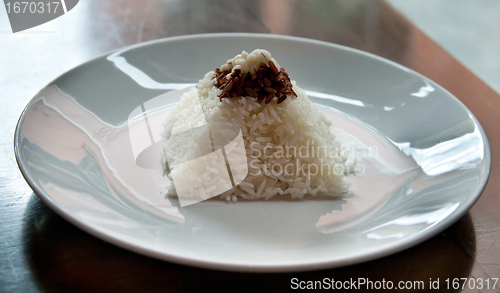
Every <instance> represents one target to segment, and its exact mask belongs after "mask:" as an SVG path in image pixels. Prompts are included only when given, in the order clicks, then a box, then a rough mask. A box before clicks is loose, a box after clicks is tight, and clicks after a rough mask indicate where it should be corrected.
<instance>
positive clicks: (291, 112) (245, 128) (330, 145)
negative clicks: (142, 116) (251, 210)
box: [164, 59, 354, 201]
mask: <svg viewBox="0 0 500 293" xmlns="http://www.w3.org/2000/svg"><path fill="white" fill-rule="evenodd" d="M273 60H274V59H273ZM213 76H214V72H208V73H207V74H206V75H205V77H204V78H203V79H202V80H200V82H199V83H198V85H197V89H193V90H191V91H190V92H188V93H186V94H184V95H183V96H182V97H181V100H180V101H179V103H178V104H177V105H176V106H175V107H174V108H173V110H172V111H171V112H170V113H171V114H170V115H169V117H168V119H167V121H166V123H165V137H170V136H171V135H175V134H178V133H180V132H181V131H183V130H186V129H190V128H193V126H198V127H199V128H197V129H195V130H192V132H191V133H189V134H188V135H184V136H182V135H178V137H176V139H175V140H170V141H169V140H167V143H166V145H165V149H164V158H165V161H164V163H165V164H167V161H168V162H169V163H170V165H171V166H173V167H172V168H171V169H172V173H173V172H175V171H176V170H175V169H176V168H175V164H176V163H179V162H184V161H186V160H187V159H189V157H200V156H207V160H211V159H210V158H209V156H210V153H211V152H213V145H211V144H210V142H207V140H209V138H208V137H209V136H212V137H216V136H217V137H222V141H220V142H219V143H216V145H225V144H227V143H230V142H231V139H232V138H234V134H232V133H230V132H231V131H228V130H227V129H231V126H234V125H236V126H238V127H239V128H240V129H241V132H242V135H243V141H244V144H245V149H246V157H247V161H248V175H247V176H246V178H244V179H243V177H242V178H241V180H235V181H237V182H239V181H242V182H240V183H239V184H238V185H237V186H235V187H233V188H231V189H230V190H228V191H226V192H224V193H222V194H221V195H220V196H221V198H223V199H226V200H232V201H236V199H237V198H238V197H241V198H244V199H249V200H250V199H270V198H272V197H274V196H276V195H279V194H281V195H282V194H284V195H289V196H290V197H291V198H303V197H304V196H305V195H308V194H310V195H313V196H315V195H317V194H318V193H320V192H321V193H324V194H327V195H331V196H337V195H339V194H341V193H344V192H347V188H348V182H347V180H346V179H345V176H344V174H345V173H349V172H351V171H352V170H353V167H354V166H353V165H346V154H344V153H343V152H342V151H341V146H340V144H339V142H337V141H336V140H335V136H334V135H333V134H332V133H331V131H330V130H329V125H330V122H329V121H328V120H327V119H326V118H325V117H324V115H323V114H322V113H321V112H319V111H318V109H317V108H316V107H315V106H314V104H313V103H312V102H311V101H310V100H309V98H308V97H307V95H306V94H305V92H304V91H303V90H302V89H301V88H299V87H298V86H297V85H296V83H295V81H292V84H293V90H294V91H295V93H296V94H297V97H289V98H287V99H285V101H284V102H282V103H281V104H277V101H276V99H274V100H273V101H272V102H271V103H269V104H265V103H263V102H262V103H257V102H256V99H255V98H253V97H250V96H247V97H240V98H231V99H228V98H224V99H222V101H220V98H219V97H218V95H219V94H221V90H220V89H219V88H217V87H215V86H214V79H213ZM193 123H194V124H193ZM207 123H208V124H209V125H218V126H221V125H227V126H228V127H227V128H226V127H210V128H209V129H210V132H211V133H209V134H208V135H207V133H206V129H205V130H203V127H200V126H203V125H207ZM197 131H198V132H200V133H199V134H198V135H195V133H196V132H197ZM204 131H205V132H204ZM203 132H204V133H203ZM225 132H226V133H225ZM224 137H225V138H226V140H224ZM266 147H267V148H266ZM264 148H266V150H267V151H266V152H263V150H264ZM216 149H217V147H216ZM280 150H281V152H280ZM284 150H285V151H286V150H288V152H284ZM299 150H301V151H299ZM233 153H234V152H231V148H229V151H228V148H227V147H226V155H227V158H228V159H229V160H231V158H230V156H232V155H233ZM304 153H305V155H304ZM213 155H214V154H212V156H213ZM232 160H233V161H234V160H239V159H238V157H237V156H236V157H234V158H232ZM240 161H241V160H240ZM214 162H215V161H214ZM215 165H217V164H215ZM314 166H316V167H314ZM219 167H220V168H219ZM219 167H215V168H214V167H213V166H210V164H207V166H206V168H202V170H200V167H199V166H192V169H191V167H184V168H183V169H182V170H178V172H182V173H181V174H182V175H181V176H180V177H185V178H186V180H190V181H189V182H191V183H190V184H189V185H190V186H189V190H190V191H191V192H194V193H197V192H198V193H199V194H200V195H199V196H200V197H202V198H205V197H206V198H209V197H212V196H214V195H218V194H217V193H214V192H217V190H227V188H228V187H227V184H225V183H224V182H217V180H216V178H218V176H219V174H221V172H227V168H224V166H220V164H219ZM313 167H314V168H313ZM224 170H226V171H224ZM231 171H232V172H233V173H234V172H235V170H231ZM285 171H286V172H285ZM233 177H235V174H233ZM203 181H205V183H203ZM211 181H213V182H212V183H211V184H212V185H211V186H207V184H206V182H211ZM217 184H219V185H217ZM174 185H175V184H171V186H170V189H169V193H171V194H177V192H176V189H175V186H174ZM219 194H220V193H219Z"/></svg>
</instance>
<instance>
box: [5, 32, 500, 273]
mask: <svg viewBox="0 0 500 293" xmlns="http://www.w3.org/2000/svg"><path fill="white" fill-rule="evenodd" d="M214 37H229V38H231V37H239V38H267V39H283V40H291V41H296V42H305V43H311V44H316V45H322V46H327V47H333V48H337V49H341V50H344V51H349V52H352V53H355V54H359V55H363V56H365V57H369V58H372V59H375V60H377V61H379V62H382V63H385V64H388V65H391V66H393V67H396V68H399V69H401V70H404V71H406V72H408V73H410V74H413V75H416V76H418V77H420V78H423V79H425V80H428V81H430V82H432V84H433V86H436V87H438V88H439V89H440V90H442V91H443V92H444V93H446V94H447V95H448V96H449V97H450V98H451V99H452V100H453V101H454V102H458V104H459V105H460V106H461V107H462V108H463V109H465V110H466V112H467V113H468V114H469V115H470V117H471V119H472V120H473V121H474V124H475V126H476V127H478V129H479V131H480V133H481V135H482V138H483V142H484V159H483V161H484V163H485V172H484V176H482V177H481V182H480V183H479V184H478V188H477V190H478V192H477V194H473V195H470V196H468V198H467V199H468V201H466V202H461V205H460V206H461V207H462V208H460V207H459V209H457V210H455V211H453V212H452V213H451V214H450V215H449V216H447V217H446V218H445V219H444V220H443V221H441V222H439V223H438V224H437V225H436V226H434V227H433V228H432V229H427V230H425V231H423V232H420V233H417V234H414V235H412V236H410V237H408V238H406V239H404V240H402V241H397V242H392V243H390V244H389V245H383V246H380V247H379V248H378V249H377V250H376V251H375V252H368V253H364V254H359V255H357V256H355V257H350V258H343V259H340V260H331V259H327V260H325V261H320V262H318V261H314V262H307V261H305V262H294V264H271V265H269V264H261V265H242V264H238V263H231V262H227V261H208V260H200V259H198V258H196V257H188V256H178V255H176V254H172V253H168V252H165V251H164V252H161V253H160V252H157V251H156V250H152V249H147V248H144V247H142V246H140V245H137V244H134V243H131V242H128V241H126V240H122V239H120V238H118V237H114V236H112V235H109V234H106V233H105V232H104V231H101V230H99V229H95V228H94V227H92V226H90V225H86V224H85V223H84V222H82V221H80V220H78V219H77V218H76V217H73V216H72V215H71V213H67V212H66V211H65V210H64V209H62V208H61V207H59V206H58V204H57V202H55V201H54V200H53V199H52V198H51V197H50V196H48V195H46V194H45V193H44V192H43V191H42V190H40V189H39V188H38V187H37V186H36V184H34V182H33V181H32V180H31V179H30V177H29V174H28V173H27V171H26V169H25V167H24V163H23V160H22V159H21V155H20V150H19V143H20V142H19V136H20V133H19V132H20V129H21V124H22V122H23V120H24V117H25V115H26V111H27V109H28V108H29V107H30V106H31V104H32V103H33V101H34V100H35V98H36V97H37V96H38V94H39V93H40V91H42V90H44V89H45V88H47V87H48V86H49V85H51V84H52V83H53V82H54V81H55V80H57V79H59V78H60V77H61V76H63V75H66V74H68V73H69V72H70V71H73V70H75V69H77V68H79V67H81V66H84V65H86V64H88V63H90V62H93V61H95V60H97V59H101V58H103V57H106V56H108V55H110V54H113V53H115V52H118V51H122V52H126V51H129V50H134V49H138V48H141V47H147V46H150V45H153V44H157V43H163V42H170V41H178V40H188V39H200V38H214ZM13 143H14V154H15V158H16V163H17V165H18V167H19V170H20V171H21V174H22V176H23V177H24V179H25V180H26V182H27V183H28V185H29V186H30V188H31V189H32V190H33V191H34V193H35V194H36V196H37V197H38V198H39V199H40V200H41V201H42V202H43V203H44V204H46V205H47V206H49V208H50V209H51V210H53V211H54V212H56V213H57V214H58V215H59V216H61V217H62V218H63V219H65V220H67V221H68V222H70V223H71V224H73V225H74V226H76V227H78V228H79V229H81V230H83V231H85V232H87V233H89V234H90V235H92V236H94V237H97V238H99V239H101V240H104V241H106V242H108V243H111V244H113V245H116V246H118V247H120V248H124V249H127V250H129V251H132V252H135V253H139V254H142V255H145V256H148V257H153V258H156V259H160V260H163V261H171V262H174V263H178V264H183V265H189V266H193V267H200V268H206V269H216V270H223V271H233V272H255V273H257V272H261V273H263V272H264V273H272V272H273V273H279V272H282V273H283V272H303V271H313V270H320V269H330V268H337V267H343V266H347V265H353V264H359V263H362V262H366V261H371V260H375V259H378V258H381V257H385V256H388V255H391V254H394V253H397V252H400V251H403V250H406V249H408V248H410V247H413V246H415V245H418V244H420V243H422V242H424V241H426V240H428V239H430V238H431V237H433V236H435V235H437V234H438V233H440V232H442V231H443V230H445V229H446V228H448V227H449V226H451V225H452V224H454V223H455V222H456V221H458V220H459V219H460V218H462V217H463V216H464V215H465V214H466V213H467V212H468V211H469V210H470V209H471V208H472V206H473V205H474V204H475V203H476V202H477V201H478V200H479V198H480V197H481V195H482V193H483V191H484V189H485V188H486V185H487V183H488V181H489V177H490V173H491V166H492V156H491V149H490V145H489V141H488V138H487V135H486V133H485V131H484V129H483V127H482V125H481V124H480V123H479V121H478V120H477V118H476V117H475V116H474V114H473V113H472V112H471V111H470V110H469V109H468V108H467V106H465V104H464V103H463V102H462V101H460V100H459V99H458V98H457V97H455V96H454V95H453V94H452V93H450V92H449V91H448V90H447V89H445V88H444V87H442V86H441V85H439V84H438V83H436V82H435V81H433V80H432V79H430V78H428V77H426V76H424V75H422V74H420V73H419V72H417V71H414V70H413V69H410V68H408V67H406V66H404V65H401V64H399V63H397V62H395V61H392V60H389V59H386V58H384V57H381V56H378V55H375V54H373V53H369V52H366V51H362V50H359V49H355V48H351V47H348V46H345V45H340V44H335V43H331V42H326V41H320V40H315V39H309V38H303V37H296V36H287V35H275V34H265V33H206V34H189V35H181V36H173V37H166V38H161V39H154V40H150V41H146V42H141V43H137V44H133V45H129V46H125V47H121V48H118V49H114V50H110V51H108V52H106V53H104V54H101V55H99V56H97V57H94V58H91V59H89V60H87V61H85V62H83V63H79V64H78V65H76V66H73V67H72V68H70V69H68V70H66V71H64V72H63V73H61V74H60V75H58V76H57V77H55V78H54V79H52V80H51V81H50V82H48V83H47V84H46V85H45V86H43V87H42V88H41V89H40V90H39V91H37V93H36V94H35V95H34V96H33V97H32V98H31V99H30V100H29V102H28V103H27V104H26V106H25V107H24V109H23V111H22V112H21V114H20V116H19V118H18V121H17V123H16V128H15V132H14V139H13Z"/></svg>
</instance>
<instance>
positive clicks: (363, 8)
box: [0, 0, 500, 292]
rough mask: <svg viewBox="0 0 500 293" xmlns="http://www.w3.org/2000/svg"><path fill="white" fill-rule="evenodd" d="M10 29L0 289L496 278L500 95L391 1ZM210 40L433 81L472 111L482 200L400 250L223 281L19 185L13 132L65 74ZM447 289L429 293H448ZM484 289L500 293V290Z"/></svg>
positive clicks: (191, 10) (102, 7) (99, 17)
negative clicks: (131, 50)
mask: <svg viewBox="0 0 500 293" xmlns="http://www.w3.org/2000/svg"><path fill="white" fill-rule="evenodd" d="M0 17H4V18H6V16H5V15H3V14H0ZM2 20H3V22H2V23H6V21H5V19H2ZM9 30H10V28H9V27H8V26H4V27H0V99H1V100H0V101H1V103H0V291H5V292H30V291H54V292H72V291H77V292H87V291H92V292H99V291H107V290H109V291H111V290H113V291H117V292H129V291H130V292H137V291H169V292H170V291H174V292H175V291H201V290H208V291H234V290H235V289H238V290H239V291H255V290H259V291H262V290H263V291H283V290H288V289H289V288H290V284H291V283H290V280H291V278H293V277H296V278H299V279H301V280H321V279H323V278H325V277H328V278H335V279H336V280H349V279H350V278H351V277H352V278H358V277H364V278H370V280H382V279H385V280H391V281H393V282H398V281H401V280H402V281H413V280H417V281H419V280H421V281H425V282H428V281H429V278H432V279H434V280H435V279H437V278H440V280H441V283H443V282H444V279H445V278H461V277H473V278H482V279H486V278H499V277H500V249H499V247H500V166H499V162H500V159H499V158H498V154H499V152H500V123H499V122H500V96H499V95H498V94H496V93H495V92H494V91H493V90H491V89H490V88H489V87H488V86H486V85H485V84H484V83H483V82H482V81H481V80H479V79H478V78H477V77H476V76H474V74H472V73H471V72H470V71H469V70H467V69H466V68H465V67H464V66H463V65H461V64H460V63H459V62H458V61H457V60H455V59H454V58H453V57H451V56H450V55H449V54H448V53H447V52H445V51H444V50H443V49H442V48H440V47H439V46H438V45H436V43H434V42H433V41H432V40H431V39H430V38H429V37H427V36H426V35H425V34H423V33H422V32H421V31H419V30H418V29H417V28H416V27H415V26H414V25H413V24H412V23H410V22H409V21H408V20H407V19H405V18H404V17H403V16H402V15H401V14H399V13H398V12H397V11H395V10H394V9H393V8H392V7H391V6H389V5H388V4H387V3H385V2H381V1H366V0H350V1H331V0H302V1H285V0H266V1H229V0H226V1H224V0H221V1H216V0H209V1H197V0H187V1H177V0H151V1H133V0H128V1H118V0H112V1H111V0H107V1H99V0H87V1H80V3H79V4H78V5H77V6H76V7H75V8H74V9H73V10H72V11H70V12H69V13H68V14H67V15H64V16H62V17H60V18H58V19H56V20H54V21H52V22H50V23H47V24H46V25H43V26H40V27H37V28H33V29H31V30H29V31H27V32H24V33H23V32H21V33H16V34H12V33H11V32H10V31H9ZM206 32H259V33H274V34H286V35H294V36H301V37H307V38H312V39H318V40H323V41H328V42H333V43H338V44H342V45H346V46H350V47H354V48H358V49H361V50H365V51H368V52H371V53H374V54H377V55H380V56H382V57H385V58H388V59H391V60H393V61H396V62H398V63H401V64H403V65H405V66H407V67H410V68H412V69H414V70H416V71H418V72H420V73H422V74H424V75H426V76H427V77H429V78H431V79H433V80H434V81H436V82H437V83H439V84H441V85H442V86H443V87H445V88H446V89H447V90H449V91H450V92H451V93H453V94H454V95H455V96H457V97H458V98H459V99H460V100H461V101H462V102H463V103H464V104H465V105H466V106H467V107H468V108H469V109H470V110H471V111H472V113H474V115H475V116H476V117H477V119H478V120H479V122H480V123H481V125H482V126H483V128H484V130H485V131H486V134H487V135H488V138H489V142H490V146H491V150H492V154H493V164H492V170H491V176H490V180H489V182H488V185H487V186H486V189H485V190H484V192H483V194H482V196H481V198H480V199H479V201H478V202H477V203H476V204H475V205H474V206H473V208H472V209H471V210H470V212H469V213H468V214H467V215H466V216H464V217H463V218H462V219H461V220H459V221H458V222H457V223H456V224H454V225H453V226H451V227H450V228H448V229H447V230H445V231H443V232H442V233H440V234H439V235H436V236H435V237H433V238H431V239H430V240H428V241H426V242H424V243H422V244H420V245H417V246H415V247H413V248H410V249H407V250H405V251H403V252H400V253H397V254H394V255H391V256H389V257H385V258H382V259H378V260H374V261H371V262H367V263H362V264H359V265H354V266H349V267H343V268H338V269H332V270H324V271H316V272H306V273H290V274H244V273H231V272H220V271H212V270H205V269H198V268H193V267H188V266H183V265H178V264H174V263H169V262H165V261H159V260H155V259H151V258H148V257H144V256H142V255H138V254H135V253H132V252H129V251H126V250H123V249H121V248H118V247H115V246H113V245H111V244H108V243H106V242H104V241H102V240H100V239H97V238H95V237H93V236H90V235H89V234H87V233H85V232H82V231H81V230H79V229H78V228H76V227H74V226H73V225H71V224H69V223H68V222H66V221H65V220H63V219H62V218H61V217H59V216H58V215H56V214H55V213H54V212H52V211H51V210H50V209H48V208H47V207H46V206H45V205H44V204H43V203H42V202H41V201H40V200H39V199H38V197H37V196H36V195H35V194H34V193H33V191H32V190H31V189H30V188H29V186H28V185H27V184H26V182H25V180H24V179H23V177H22V176H21V173H20V172H19V169H18V167H17V165H16V162H15V157H14V153H13V143H12V141H13V133H14V128H15V125H16V122H17V119H18V118H19V115H20V113H21V111H22V109H23V108H24V106H25V105H26V104H27V103H28V101H29V100H30V99H31V97H32V96H33V95H34V94H35V93H36V92H37V91H38V90H39V89H41V88H42V87H43V86H44V85H46V84H47V83H48V82H49V81H51V80H52V79H54V78H55V77H57V76H58V75H60V74H62V73H63V72H65V71H66V70H68V69H70V68H72V67H74V66H76V65H78V64H80V63H82V62H84V61H86V60H88V59H90V58H93V57H96V56H98V55H100V54H103V53H105V52H108V51H110V50H113V49H116V48H119V47H123V46H127V45H131V44H134V43H138V42H142V41H147V40H152V39H157V38H163V37H169V36H175V35H183V34H193V33H206ZM499 65H500V64H499ZM443 287H444V286H441V290H434V291H433V292H437V291H446V290H443ZM408 291H409V290H408ZM452 291H453V290H452ZM455 291H460V290H455ZM464 291H477V290H464ZM481 292H500V285H499V284H497V287H496V289H494V290H489V291H488V290H482V291H481Z"/></svg>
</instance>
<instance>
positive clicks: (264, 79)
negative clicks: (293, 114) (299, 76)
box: [214, 49, 297, 104]
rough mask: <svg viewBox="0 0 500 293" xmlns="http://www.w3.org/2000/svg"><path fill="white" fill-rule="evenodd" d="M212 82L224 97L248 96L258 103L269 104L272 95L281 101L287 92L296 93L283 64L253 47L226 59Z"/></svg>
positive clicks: (216, 71)
mask: <svg viewBox="0 0 500 293" xmlns="http://www.w3.org/2000/svg"><path fill="white" fill-rule="evenodd" d="M214 79H215V84H214V85H215V86H216V87H218V88H219V89H221V90H222V93H221V94H220V95H219V98H220V100H221V101H222V99H223V98H234V97H241V96H251V97H254V98H257V101H258V102H259V103H260V102H262V101H264V102H265V103H266V104H269V103H270V102H271V101H272V100H273V99H274V98H276V100H277V103H278V104H280V103H282V102H283V101H284V100H285V99H286V98H287V97H288V96H294V97H297V94H296V93H295V92H294V91H293V89H292V83H291V81H290V77H289V76H288V73H286V72H285V68H283V67H281V68H280V69H279V64H278V62H276V60H274V58H272V57H271V54H270V53H269V52H268V51H266V50H260V49H256V50H254V51H253V52H252V53H250V54H248V53H247V52H245V51H243V53H241V54H239V55H237V56H236V57H235V58H233V59H230V60H228V61H227V63H226V64H224V65H222V66H221V68H220V69H219V68H217V69H216V70H215V74H214Z"/></svg>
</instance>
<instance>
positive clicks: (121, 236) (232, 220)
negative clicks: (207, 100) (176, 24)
mask: <svg viewBox="0 0 500 293" xmlns="http://www.w3.org/2000/svg"><path fill="white" fill-rule="evenodd" d="M255 48H265V49H267V50H269V51H270V52H271V53H272V54H273V57H275V58H276V60H278V62H279V63H280V64H281V65H282V66H284V67H285V68H286V69H287V71H288V73H289V74H290V76H291V78H292V79H294V80H296V81H297V83H298V85H299V86H300V87H302V88H303V89H305V90H307V91H308V92H309V94H310V98H311V100H312V101H313V102H315V103H316V104H317V105H318V106H320V107H321V109H322V110H323V112H324V113H325V114H326V115H327V116H328V117H330V119H332V122H333V125H332V131H334V132H335V133H336V134H337V135H338V137H339V139H340V140H342V142H343V143H344V144H345V145H346V146H350V147H352V149H356V147H371V149H374V148H373V147H376V148H377V153H376V155H374V154H372V155H370V156H368V155H365V156H364V157H362V158H360V163H361V164H363V165H364V166H365V168H366V169H365V173H364V174H363V175H360V176H351V177H350V180H351V181H352V182H353V184H352V186H351V188H350V194H349V195H346V196H345V197H344V198H337V199H335V198H333V199H315V198H307V199H305V200H300V201H299V200H295V201H289V200H284V199H274V200H270V201H243V200H240V201H239V202H238V203H236V204H228V203H226V202H224V201H219V200H208V201H205V202H201V203H198V204H195V205H192V206H189V207H185V208H179V207H178V204H177V203H176V200H175V199H173V198H165V188H164V187H165V186H166V185H167V184H168V180H167V179H165V177H163V176H162V174H161V170H151V169H144V168H141V167H138V166H137V165H136V164H135V160H134V157H133V155H132V152H131V144H130V139H129V130H128V127H127V119H128V117H129V114H130V113H131V111H132V110H134V109H135V108H136V107H138V106H140V105H141V104H143V103H144V102H146V101H148V100H150V99H152V98H153V97H156V96H158V95H160V94H162V93H164V92H165V91H166V90H172V89H177V88H182V87H184V86H186V85H188V84H193V83H196V82H197V81H198V80H199V79H200V78H202V77H203V75H204V74H205V73H206V72H208V71H209V70H214V69H215V68H216V67H218V66H220V65H221V64H223V63H224V62H225V61H226V60H227V59H229V58H231V57H232V56H234V55H236V54H237V53H239V52H241V51H243V50H246V51H251V50H253V49H255ZM15 151H16V157H17V160H18V164H19V167H20V169H21V171H22V173H23V175H24V177H25V178H26V180H27V181H28V183H29V184H30V186H31V187H32V188H33V190H34V191H35V192H36V193H37V195H38V196H39V197H40V198H42V199H43V200H44V202H45V203H46V204H47V205H49V206H50V207H51V208H52V209H54V210H55V211H56V212H57V213H59V214H60V215H61V216H63V217H64V218H66V219H67V220H68V221H70V222H71V223H73V224H75V225H76V226H78V227H80V228H82V229H83V230H85V231H87V232H89V233H91V234H93V235H95V236H97V237H99V238H102V239H104V240H106V241H109V242H111V243H114V244H116V245H118V246H121V247H124V248H127V249H130V250H132V251H135V252H138V253H141V254H145V255H148V256H152V257H155V258H159V259H164V260H168V261H173V262H178V263H183V264H188V265H193V266H199V267H205V268H214V269H223V270H234V271H256V272H257V271H258V272H278V271H301V270H310V269H320V268H331V267H338V266H343V265H347V264H353V263H359V262H363V261H367V260H371V259H375V258H378V257H382V256H385V255H388V254H391V253H395V252H397V251H400V250H403V249H405V248H408V247H410V246H412V245H415V244H417V243H420V242H422V241H424V240H426V239H428V238H429V237H431V236H433V235H435V234H437V233H438V232H440V231H442V230H443V229H445V228H446V227H448V226H449V225H451V224H452V223H454V222H455V221H457V220H458V219H459V218H460V217H462V216H463V215H464V214H465V213H466V212H467V210H468V209H469V208H470V207H471V206H472V205H473V204H474V202H475V201H476V200H477V199H478V197H479V196H480V194H481V192H482V190H483V188H484V186H485V184H486V181H487V179H488V175H489V170H490V165H491V155H490V150H489V146H488V143H487V139H486V136H485V134H484V132H483V130H482V128H481V126H480V125H479V123H478V122H477V120H476V119H475V118H474V117H473V115H472V114H471V113H470V112H469V110H468V109H467V108H466V107H465V106H464V105H463V104H462V103H461V102H460V101H458V100H457V99H456V98H455V97H454V96H452V95H451V94H450V93H448V92H447V91H446V90H444V89H443V88H442V87H440V86H439V85H437V84H435V83H434V82H432V81H431V80H429V79H427V78H425V77H423V76H421V75H420V74H418V73H416V72H414V71H412V70H409V69H407V68H405V67H403V66H400V65H398V64H396V63H393V62H391V61H388V60H385V59H383V58H380V57H377V56H374V55H371V54H368V53H365V52H361V51H358V50H354V49H351V48H346V47H343V46H339V45H334V44H330V43H325V42H319V41H314V40H308V39H302V38H295V37H284V36H275V35H260V34H209V35H191V36H182V37H175V38H168V39H163V40H156V41H152V42H148V43H143V44H139V45H136V46H133V47H128V48H125V49H122V50H119V51H116V52H114V53H111V54H108V55H106V56H102V57H99V58H96V59H94V60H91V61H89V62H87V63H85V64H82V65H80V66H78V67H76V68H75V69H73V70H71V71H69V72H67V73H65V74H63V75H62V76H60V77H59V78H57V79H56V80H55V81H53V82H52V83H51V84H49V85H48V86H47V88H45V89H43V90H41V91H40V92H39V93H38V94H37V96H36V97H34V98H33V100H32V101H31V102H30V103H29V104H28V105H27V107H26V109H25V110H24V112H23V113H22V115H21V118H20V120H19V123H18V126H17V129H16V136H15Z"/></svg>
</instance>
